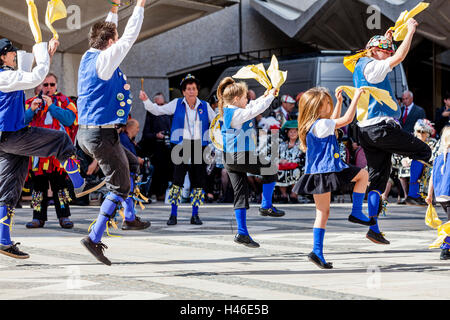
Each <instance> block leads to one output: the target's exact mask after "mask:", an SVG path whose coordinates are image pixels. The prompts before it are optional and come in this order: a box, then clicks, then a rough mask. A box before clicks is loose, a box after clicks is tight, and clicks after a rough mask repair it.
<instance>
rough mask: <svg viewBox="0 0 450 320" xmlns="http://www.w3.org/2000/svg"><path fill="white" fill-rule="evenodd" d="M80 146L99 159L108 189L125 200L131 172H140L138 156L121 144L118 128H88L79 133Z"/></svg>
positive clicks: (129, 185)
mask: <svg viewBox="0 0 450 320" xmlns="http://www.w3.org/2000/svg"><path fill="white" fill-rule="evenodd" d="M77 140H78V144H79V146H80V148H81V149H82V150H83V152H85V153H86V154H87V155H88V156H90V157H91V158H94V159H96V160H97V161H98V164H99V166H100V169H102V172H103V174H104V175H105V180H106V188H107V189H108V191H110V192H112V193H114V194H116V195H118V196H120V197H122V198H123V199H124V200H125V199H126V198H127V197H128V194H129V193H130V188H131V183H130V172H132V173H139V162H138V159H137V157H136V156H135V155H134V154H133V153H131V151H128V150H127V149H126V148H124V147H123V146H122V145H121V144H120V140H119V134H118V133H117V129H114V128H111V129H100V128H93V129H86V128H82V127H80V129H79V130H78V133H77Z"/></svg>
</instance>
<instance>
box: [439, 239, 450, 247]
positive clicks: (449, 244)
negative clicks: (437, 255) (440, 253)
mask: <svg viewBox="0 0 450 320" xmlns="http://www.w3.org/2000/svg"><path fill="white" fill-rule="evenodd" d="M441 249H450V237H447V238H445V239H444V243H443V244H442V245H441Z"/></svg>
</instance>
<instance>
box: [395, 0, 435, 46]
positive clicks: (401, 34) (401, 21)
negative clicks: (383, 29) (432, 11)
mask: <svg viewBox="0 0 450 320" xmlns="http://www.w3.org/2000/svg"><path fill="white" fill-rule="evenodd" d="M429 5H430V4H429V3H427V2H420V3H419V4H418V5H417V6H416V7H414V9H412V10H411V11H408V10H405V11H403V12H402V13H401V14H400V16H399V17H398V19H397V21H396V22H395V26H393V27H391V28H390V29H389V30H393V31H394V35H393V38H394V40H395V41H403V40H404V39H405V37H406V34H407V33H408V28H407V25H406V22H407V21H408V20H409V19H410V18H414V17H415V16H416V15H418V14H419V13H420V12H422V11H423V10H425V9H426V8H428V6H429Z"/></svg>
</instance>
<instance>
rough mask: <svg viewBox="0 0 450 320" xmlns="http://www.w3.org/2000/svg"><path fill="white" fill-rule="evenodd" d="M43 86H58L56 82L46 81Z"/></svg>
mask: <svg viewBox="0 0 450 320" xmlns="http://www.w3.org/2000/svg"><path fill="white" fill-rule="evenodd" d="M43 86H44V87H46V88H47V87H48V86H50V87H54V86H56V83H44V84H43Z"/></svg>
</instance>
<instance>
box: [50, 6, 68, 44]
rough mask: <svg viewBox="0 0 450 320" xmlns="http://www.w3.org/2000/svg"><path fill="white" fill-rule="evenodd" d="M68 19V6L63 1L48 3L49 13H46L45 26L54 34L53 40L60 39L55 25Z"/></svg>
mask: <svg viewBox="0 0 450 320" xmlns="http://www.w3.org/2000/svg"><path fill="white" fill-rule="evenodd" d="M65 17H67V10H66V6H65V5H64V3H63V2H62V0H50V1H49V2H48V3H47V12H46V13H45V24H46V25H47V27H48V28H49V29H50V31H51V32H52V33H53V38H55V39H56V40H58V39H59V36H58V32H56V30H55V28H53V25H52V24H53V23H54V22H55V21H57V20H60V19H64V18H65Z"/></svg>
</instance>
